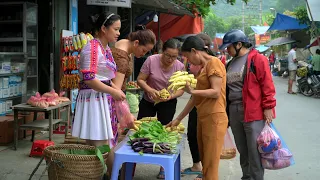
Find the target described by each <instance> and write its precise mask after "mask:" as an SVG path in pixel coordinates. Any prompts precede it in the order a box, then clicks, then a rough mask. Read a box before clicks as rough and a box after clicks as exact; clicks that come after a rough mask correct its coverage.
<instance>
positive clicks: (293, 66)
mask: <svg viewBox="0 0 320 180" xmlns="http://www.w3.org/2000/svg"><path fill="white" fill-rule="evenodd" d="M296 50H297V45H296V44H293V45H292V49H291V50H290V51H289V54H288V69H289V81H288V93H289V94H296V93H295V92H293V91H292V84H293V82H294V81H296V76H297V68H298V66H297V64H298V61H297V55H296Z"/></svg>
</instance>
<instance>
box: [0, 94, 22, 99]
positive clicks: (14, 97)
mask: <svg viewBox="0 0 320 180" xmlns="http://www.w3.org/2000/svg"><path fill="white" fill-rule="evenodd" d="M18 98H22V96H21V95H20V96H10V97H6V98H0V100H10V99H18Z"/></svg>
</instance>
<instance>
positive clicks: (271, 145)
mask: <svg viewBox="0 0 320 180" xmlns="http://www.w3.org/2000/svg"><path fill="white" fill-rule="evenodd" d="M257 143H258V150H259V152H260V153H272V152H274V151H276V150H278V149H280V148H281V140H280V138H279V136H278V135H277V133H276V132H275V131H274V130H273V129H272V128H271V127H270V126H269V125H268V124H267V123H266V125H265V126H264V128H263V129H262V131H261V133H260V135H259V136H258V139H257Z"/></svg>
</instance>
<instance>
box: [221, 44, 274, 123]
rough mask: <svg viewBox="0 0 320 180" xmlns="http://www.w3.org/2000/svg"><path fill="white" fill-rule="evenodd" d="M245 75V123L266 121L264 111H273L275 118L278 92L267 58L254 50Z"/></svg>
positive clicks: (243, 95)
mask: <svg viewBox="0 0 320 180" xmlns="http://www.w3.org/2000/svg"><path fill="white" fill-rule="evenodd" d="M245 75H246V76H245V78H244V84H243V89H242V99H243V107H244V122H252V121H258V120H264V114H263V110H264V109H273V114H274V117H275V110H274V108H275V106H276V99H275V98H274V96H275V94H276V91H275V87H274V84H273V80H272V75H271V72H270V67H269V62H268V59H267V57H265V56H263V55H261V54H259V53H258V51H257V50H255V49H252V50H251V51H250V52H249V55H248V60H247V72H246V74H245ZM227 97H228V95H227Z"/></svg>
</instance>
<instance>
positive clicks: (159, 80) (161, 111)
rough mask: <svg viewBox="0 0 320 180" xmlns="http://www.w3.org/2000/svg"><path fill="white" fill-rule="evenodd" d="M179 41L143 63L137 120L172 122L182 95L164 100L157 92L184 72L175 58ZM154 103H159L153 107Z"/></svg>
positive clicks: (139, 81)
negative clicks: (148, 119) (177, 74)
mask: <svg viewBox="0 0 320 180" xmlns="http://www.w3.org/2000/svg"><path fill="white" fill-rule="evenodd" d="M179 48H180V47H179V41H178V40H176V39H169V40H167V41H166V42H165V43H164V45H163V49H162V50H163V51H162V54H156V55H152V56H149V57H148V59H147V60H146V61H145V62H144V64H143V66H142V68H141V70H140V74H139V76H138V85H139V86H140V87H141V88H142V89H143V90H144V95H143V98H142V100H141V101H140V104H139V113H138V118H137V119H141V118H143V117H153V116H156V115H157V117H158V120H159V121H160V122H161V123H162V124H163V125H167V124H168V123H169V122H171V121H172V119H173V116H174V114H175V112H176V106H177V98H178V97H180V96H181V95H182V94H183V92H184V91H183V90H179V91H177V92H176V93H174V94H171V96H170V97H169V98H168V99H166V100H163V99H160V95H159V91H160V90H162V89H164V88H165V89H167V87H168V86H169V79H170V77H171V76H172V74H173V73H174V72H176V71H184V65H183V63H181V62H180V61H179V60H177V57H178V56H179ZM156 101H160V103H158V104H156V105H154V103H155V102H156ZM158 178H159V179H164V172H163V169H162V168H161V169H160V172H159V175H158Z"/></svg>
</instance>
